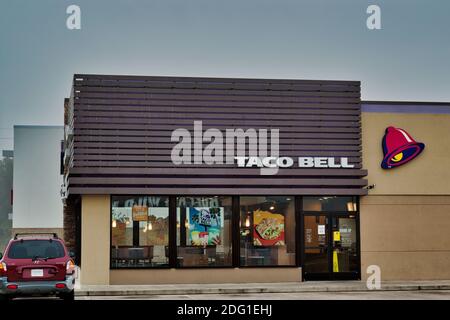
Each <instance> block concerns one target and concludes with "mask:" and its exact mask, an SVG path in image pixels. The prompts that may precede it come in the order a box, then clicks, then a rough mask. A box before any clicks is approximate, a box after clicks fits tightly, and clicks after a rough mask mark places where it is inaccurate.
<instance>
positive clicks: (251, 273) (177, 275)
mask: <svg viewBox="0 0 450 320" xmlns="http://www.w3.org/2000/svg"><path fill="white" fill-rule="evenodd" d="M110 274H111V275H110V278H111V284H164V283H252V282H266V283H267V282H300V281H301V269H300V268H284V267H283V268H240V269H238V268H208V269H153V270H151V269H146V270H111V273H110Z"/></svg>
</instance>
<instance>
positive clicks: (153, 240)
mask: <svg viewBox="0 0 450 320" xmlns="http://www.w3.org/2000/svg"><path fill="white" fill-rule="evenodd" d="M111 208H112V211H111V215H112V216H111V221H112V226H111V228H112V232H111V234H112V238H111V260H112V266H113V267H116V268H120V267H127V268H130V267H136V268H138V267H157V266H168V264H169V250H168V245H169V198H168V197H161V196H113V197H112V206H111Z"/></svg>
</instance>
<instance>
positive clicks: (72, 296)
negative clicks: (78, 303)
mask: <svg viewBox="0 0 450 320" xmlns="http://www.w3.org/2000/svg"><path fill="white" fill-rule="evenodd" d="M59 297H60V298H61V299H63V300H64V301H73V300H75V291H74V290H72V291H70V292H69V293H62V294H61V295H60V296H59Z"/></svg>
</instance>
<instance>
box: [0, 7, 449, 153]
mask: <svg viewBox="0 0 450 320" xmlns="http://www.w3.org/2000/svg"><path fill="white" fill-rule="evenodd" d="M70 4H77V5H79V6H80V7H81V20H82V22H81V27H82V28H81V30H68V29H67V28H66V19H67V14H66V8H67V6H68V5H70ZM369 4H378V5H380V7H381V10H382V30H375V31H371V30H368V29H367V27H366V19H367V16H368V15H367V14H366V9H367V7H368V5H369ZM74 73H105V74H136V75H177V76H217V77H255V78H293V79H343V80H360V81H362V98H363V99H364V100H415V101H450V1H449V0H420V1H419V0H389V1H383V0H339V1H337V0H328V1H325V0H308V1H306V0H305V1H302V0H296V1H286V0H270V1H269V0H255V1H245V0H238V1H234V0H220V1H218V0H189V1H186V0H180V1H175V0H159V1H151V0H147V1H138V0H128V1H112V0H107V1H106V0H95V1H93V0H90V1H82V0H77V1H76V0H73V1H63V0H40V1H25V0H14V1H13V0H9V1H7V0H0V150H1V149H10V148H12V142H13V140H12V139H9V138H12V136H13V130H12V126H13V125H14V124H50V125H56V124H62V122H63V99H64V97H67V96H68V95H69V91H70V86H71V78H72V75H73V74H74ZM5 138H6V139H5Z"/></svg>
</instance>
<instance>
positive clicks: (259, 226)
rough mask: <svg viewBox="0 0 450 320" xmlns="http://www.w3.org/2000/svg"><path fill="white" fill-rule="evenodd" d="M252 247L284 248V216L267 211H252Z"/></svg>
mask: <svg viewBox="0 0 450 320" xmlns="http://www.w3.org/2000/svg"><path fill="white" fill-rule="evenodd" d="M253 245H254V246H265V247H267V246H284V245H285V241H284V215H282V214H279V213H272V212H269V211H262V210H259V209H258V210H256V211H253Z"/></svg>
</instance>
